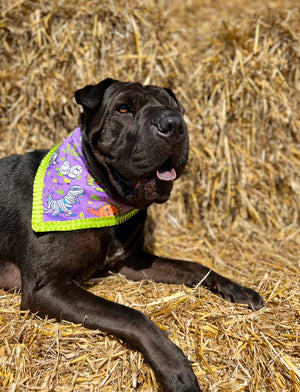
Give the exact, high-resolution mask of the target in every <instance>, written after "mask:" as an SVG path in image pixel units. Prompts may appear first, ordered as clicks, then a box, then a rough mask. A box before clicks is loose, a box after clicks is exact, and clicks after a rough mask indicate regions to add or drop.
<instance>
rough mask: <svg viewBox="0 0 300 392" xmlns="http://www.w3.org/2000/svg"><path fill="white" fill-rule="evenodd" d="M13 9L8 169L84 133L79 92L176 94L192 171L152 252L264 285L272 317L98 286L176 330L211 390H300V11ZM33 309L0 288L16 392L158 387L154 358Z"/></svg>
mask: <svg viewBox="0 0 300 392" xmlns="http://www.w3.org/2000/svg"><path fill="white" fill-rule="evenodd" d="M0 7H1V14H0V15H1V16H0V34H1V45H0V51H1V52H0V53H1V62H0V78H1V84H0V89H1V93H0V95H1V97H0V108H1V109H0V110H1V120H0V121H1V123H0V156H1V157H3V156H5V155H9V154H12V153H22V152H25V151H28V150H30V149H34V148H46V147H51V146H53V145H54V144H55V143H57V142H58V141H60V140H62V138H63V137H65V136H66V135H67V133H68V132H70V131H71V130H72V129H73V127H74V126H75V125H76V124H77V118H78V114H79V108H78V107H77V105H76V104H75V102H74V100H73V93H74V91H75V90H76V89H77V88H80V87H83V86H84V85H86V84H90V83H96V82H98V81H99V80H101V79H103V78H105V77H113V78H116V79H120V80H128V81H135V80H137V81H141V82H142V83H146V84H147V83H151V84H159V85H163V86H166V87H171V88H172V89H173V90H174V92H175V93H176V94H177V95H178V96H179V97H180V99H181V101H182V102H183V105H184V106H185V109H186V121H187V123H188V125H189V129H190V134H191V137H190V139H191V148H190V159H189V164H188V167H187V169H186V172H185V174H184V176H183V177H182V178H181V179H180V180H179V181H178V182H177V183H176V187H175V190H174V192H173V195H172V198H171V200H170V201H169V202H168V203H167V204H165V205H161V206H153V207H151V219H150V221H149V227H148V236H147V246H148V247H149V248H151V249H152V250H153V251H154V252H156V253H160V254H162V255H169V256H173V257H180V258H186V259H193V260H196V261H198V262H201V263H204V264H206V265H208V266H210V267H212V268H213V269H215V270H216V271H218V272H220V273H222V274H224V275H226V276H228V277H230V278H232V279H235V280H237V281H239V282H241V283H242V284H244V285H248V286H250V287H253V288H255V289H256V290H257V291H258V292H259V293H260V294H261V295H262V296H263V298H264V300H265V302H266V307H265V308H264V309H261V310H260V311H255V312H253V311H250V310H248V309H247V308H245V307H243V306H239V305H235V304H231V303H229V302H226V301H224V300H223V299H222V298H219V297H217V296H215V295H213V294H211V293H210V292H208V291H207V290H206V289H204V288H197V289H196V290H193V289H188V288H186V287H184V286H174V285H171V286H168V285H165V284H154V283H152V282H142V283H133V282H130V281H127V280H125V279H124V277H122V276H111V277H109V278H108V279H106V280H103V281H100V282H99V283H98V284H96V285H93V286H92V285H91V288H90V289H91V290H92V291H93V292H94V293H96V294H98V295H102V296H104V297H105V298H108V299H112V300H115V301H118V302H120V303H124V304H127V305H128V306H131V307H134V308H136V309H139V310H141V311H142V312H144V313H145V314H146V315H148V316H149V317H150V318H151V319H152V320H154V321H155V322H156V323H157V324H158V325H159V326H160V327H161V328H163V329H165V330H166V331H168V333H169V336H170V338H171V339H172V340H173V341H174V342H175V343H176V344H178V345H179V346H180V347H181V348H182V349H183V351H184V352H185V354H186V355H187V357H188V358H189V360H190V361H191V363H192V366H193V369H194V371H195V374H196V375H197V377H198V380H199V384H200V385H201V387H202V389H203V391H205V392H207V391H214V392H216V391H224V392H225V391H226V392H229V391H231V392H234V391H250V392H254V391H259V392H270V391H276V392H283V391H284V392H285V391H286V392H292V391H293V392H299V391H300V386H299V385H300V359H299V357H300V347H299V346H300V333H299V331H300V325H299V319H300V282H299V260H300V226H299V223H300V217H299V213H300V211H299V210H300V181H299V173H300V148H299V144H300V6H299V1H298V0H294V1H292V0H290V1H288V0H269V1H246V0H236V1H235V0H222V1H220V0H189V1H186V2H185V1H180V0H172V1H168V0H146V1H141V0H140V1H136V2H135V1H128V0H119V1H113V0H103V1H100V2H97V1H92V0H78V1H74V0H65V1H61V0H59V1H51V0H41V1H38V2H37V1H30V0H28V1H25V0H14V1H11V0H3V1H1V3H0ZM20 202H22V198H21V197H20ZM154 223H155V224H154ZM70 246H71V245H70ZM19 304H20V294H19V293H13V292H4V291H0V390H1V391H11V392H12V391H18V392H19V391H20V392H21V391H53V392H54V391H55V392H56V391H57V392H58V391H63V392H65V391H66V392H68V391H114V392H115V391H116V392H117V391H136V390H139V391H158V390H159V387H158V386H157V384H156V382H155V380H154V376H153V374H152V372H151V370H150V369H149V367H148V366H147V364H146V363H145V362H144V359H143V357H142V356H141V355H140V354H139V353H137V352H134V351H132V350H130V349H129V348H128V347H127V346H126V345H124V344H123V343H122V342H121V341H120V340H118V339H117V338H115V337H113V336H108V335H105V334H103V333H100V332H99V331H89V330H87V329H85V328H82V327H81V326H75V325H72V324H67V323H56V322H54V321H51V320H42V319H39V318H37V317H34V316H33V315H31V314H28V313H26V314H24V313H21V312H20V310H19Z"/></svg>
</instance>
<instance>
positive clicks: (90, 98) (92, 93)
mask: <svg viewBox="0 0 300 392" xmlns="http://www.w3.org/2000/svg"><path fill="white" fill-rule="evenodd" d="M115 82H116V80H113V79H110V78H107V79H104V80H102V82H100V83H98V84H96V85H88V86H85V87H83V88H81V89H80V90H77V91H76V92H75V100H76V102H77V103H78V104H79V105H82V107H83V109H85V110H92V109H95V108H96V107H98V106H99V105H100V104H101V102H102V99H103V96H104V93H105V91H106V90H107V88H108V87H109V86H111V85H112V84H113V83H115Z"/></svg>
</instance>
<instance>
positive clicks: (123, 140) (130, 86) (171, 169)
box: [75, 79, 188, 209]
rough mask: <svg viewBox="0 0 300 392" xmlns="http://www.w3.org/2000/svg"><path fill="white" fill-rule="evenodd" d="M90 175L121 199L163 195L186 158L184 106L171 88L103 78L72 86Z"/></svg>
mask: <svg viewBox="0 0 300 392" xmlns="http://www.w3.org/2000/svg"><path fill="white" fill-rule="evenodd" d="M75 99H76V101H77V103H78V104H80V105H82V107H83V114H82V120H81V122H82V124H81V128H82V135H83V151H84V154H85V157H86V159H87V161H88V165H89V169H90V171H91V174H92V175H93V176H94V177H95V178H96V179H98V180H99V181H100V182H101V184H102V185H103V187H104V188H105V190H106V191H107V192H108V193H109V194H110V195H111V196H113V197H115V198H116V199H118V200H120V201H122V202H123V203H126V204H129V205H132V206H134V207H137V208H141V209H143V208H146V207H147V206H149V205H150V204H151V203H154V202H156V203H163V202H165V201H167V200H168V198H169V196H170V193H171V190H172V187H173V182H174V181H175V180H176V179H177V178H178V177H179V176H180V175H181V174H182V171H183V169H184V167H185V165H186V162H187V159H188V130H187V126H186V124H185V121H184V119H183V114H184V109H183V107H182V105H181V103H180V102H179V101H178V100H177V98H176V97H175V95H174V93H173V92H172V91H171V90H170V89H166V88H160V87H156V86H150V85H149V86H143V85H141V84H139V83H124V82H119V81H116V80H113V79H105V80H103V81H102V82H100V83H98V84H97V85H94V86H91V85H89V86H86V87H84V88H83V89H80V90H78V91H76V93H75Z"/></svg>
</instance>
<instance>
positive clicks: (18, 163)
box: [0, 150, 47, 289]
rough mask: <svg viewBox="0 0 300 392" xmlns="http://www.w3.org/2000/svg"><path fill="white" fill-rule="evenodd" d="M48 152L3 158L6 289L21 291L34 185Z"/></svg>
mask: <svg viewBox="0 0 300 392" xmlns="http://www.w3.org/2000/svg"><path fill="white" fill-rule="evenodd" d="M46 152H47V151H45V150H39V151H33V152H30V153H28V154H25V155H12V156H10V157H6V158H3V159H0V227H1V230H0V287H1V288H4V289H11V288H14V287H18V288H21V278H20V270H19V268H18V265H19V263H20V261H21V260H20V258H19V257H20V254H21V253H22V252H20V250H22V249H24V250H25V248H26V247H27V239H28V236H27V235H26V234H27V233H28V230H29V229H30V218H31V206H32V202H31V199H32V184H33V180H34V176H35V173H36V170H37V168H38V165H39V163H40V162H41V160H42V159H43V157H44V156H45V154H46ZM16 243H17V244H18V246H16V245H15V244H16Z"/></svg>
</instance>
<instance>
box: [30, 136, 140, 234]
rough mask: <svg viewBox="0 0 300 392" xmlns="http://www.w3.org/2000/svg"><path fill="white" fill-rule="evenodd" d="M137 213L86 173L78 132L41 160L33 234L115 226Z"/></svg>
mask: <svg viewBox="0 0 300 392" xmlns="http://www.w3.org/2000/svg"><path fill="white" fill-rule="evenodd" d="M138 211H139V210H138V209H135V208H134V207H131V206H128V205H126V204H123V203H120V202H117V201H115V200H114V199H112V198H111V197H110V196H109V195H108V194H107V193H106V192H105V190H104V189H103V188H102V187H101V185H100V184H99V183H98V182H96V181H95V180H94V178H93V177H92V176H91V175H90V173H89V172H88V170H87V163H86V160H85V158H84V155H83V153H82V144H81V130H80V128H75V130H74V131H73V132H72V133H71V134H70V135H69V136H68V137H67V138H66V139H65V140H64V142H63V143H62V144H60V145H58V146H56V147H54V148H53V149H52V150H51V151H50V152H49V153H48V154H47V155H46V157H45V158H44V159H43V161H42V162H41V164H40V167H39V169H38V171H37V174H36V177H35V181H34V188H33V209H32V228H33V230H34V231H36V232H46V231H65V230H78V229H87V228H95V227H106V226H114V225H118V224H120V223H123V222H125V221H126V220H128V219H129V218H131V217H132V216H133V215H134V214H136V213H137V212H138Z"/></svg>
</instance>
